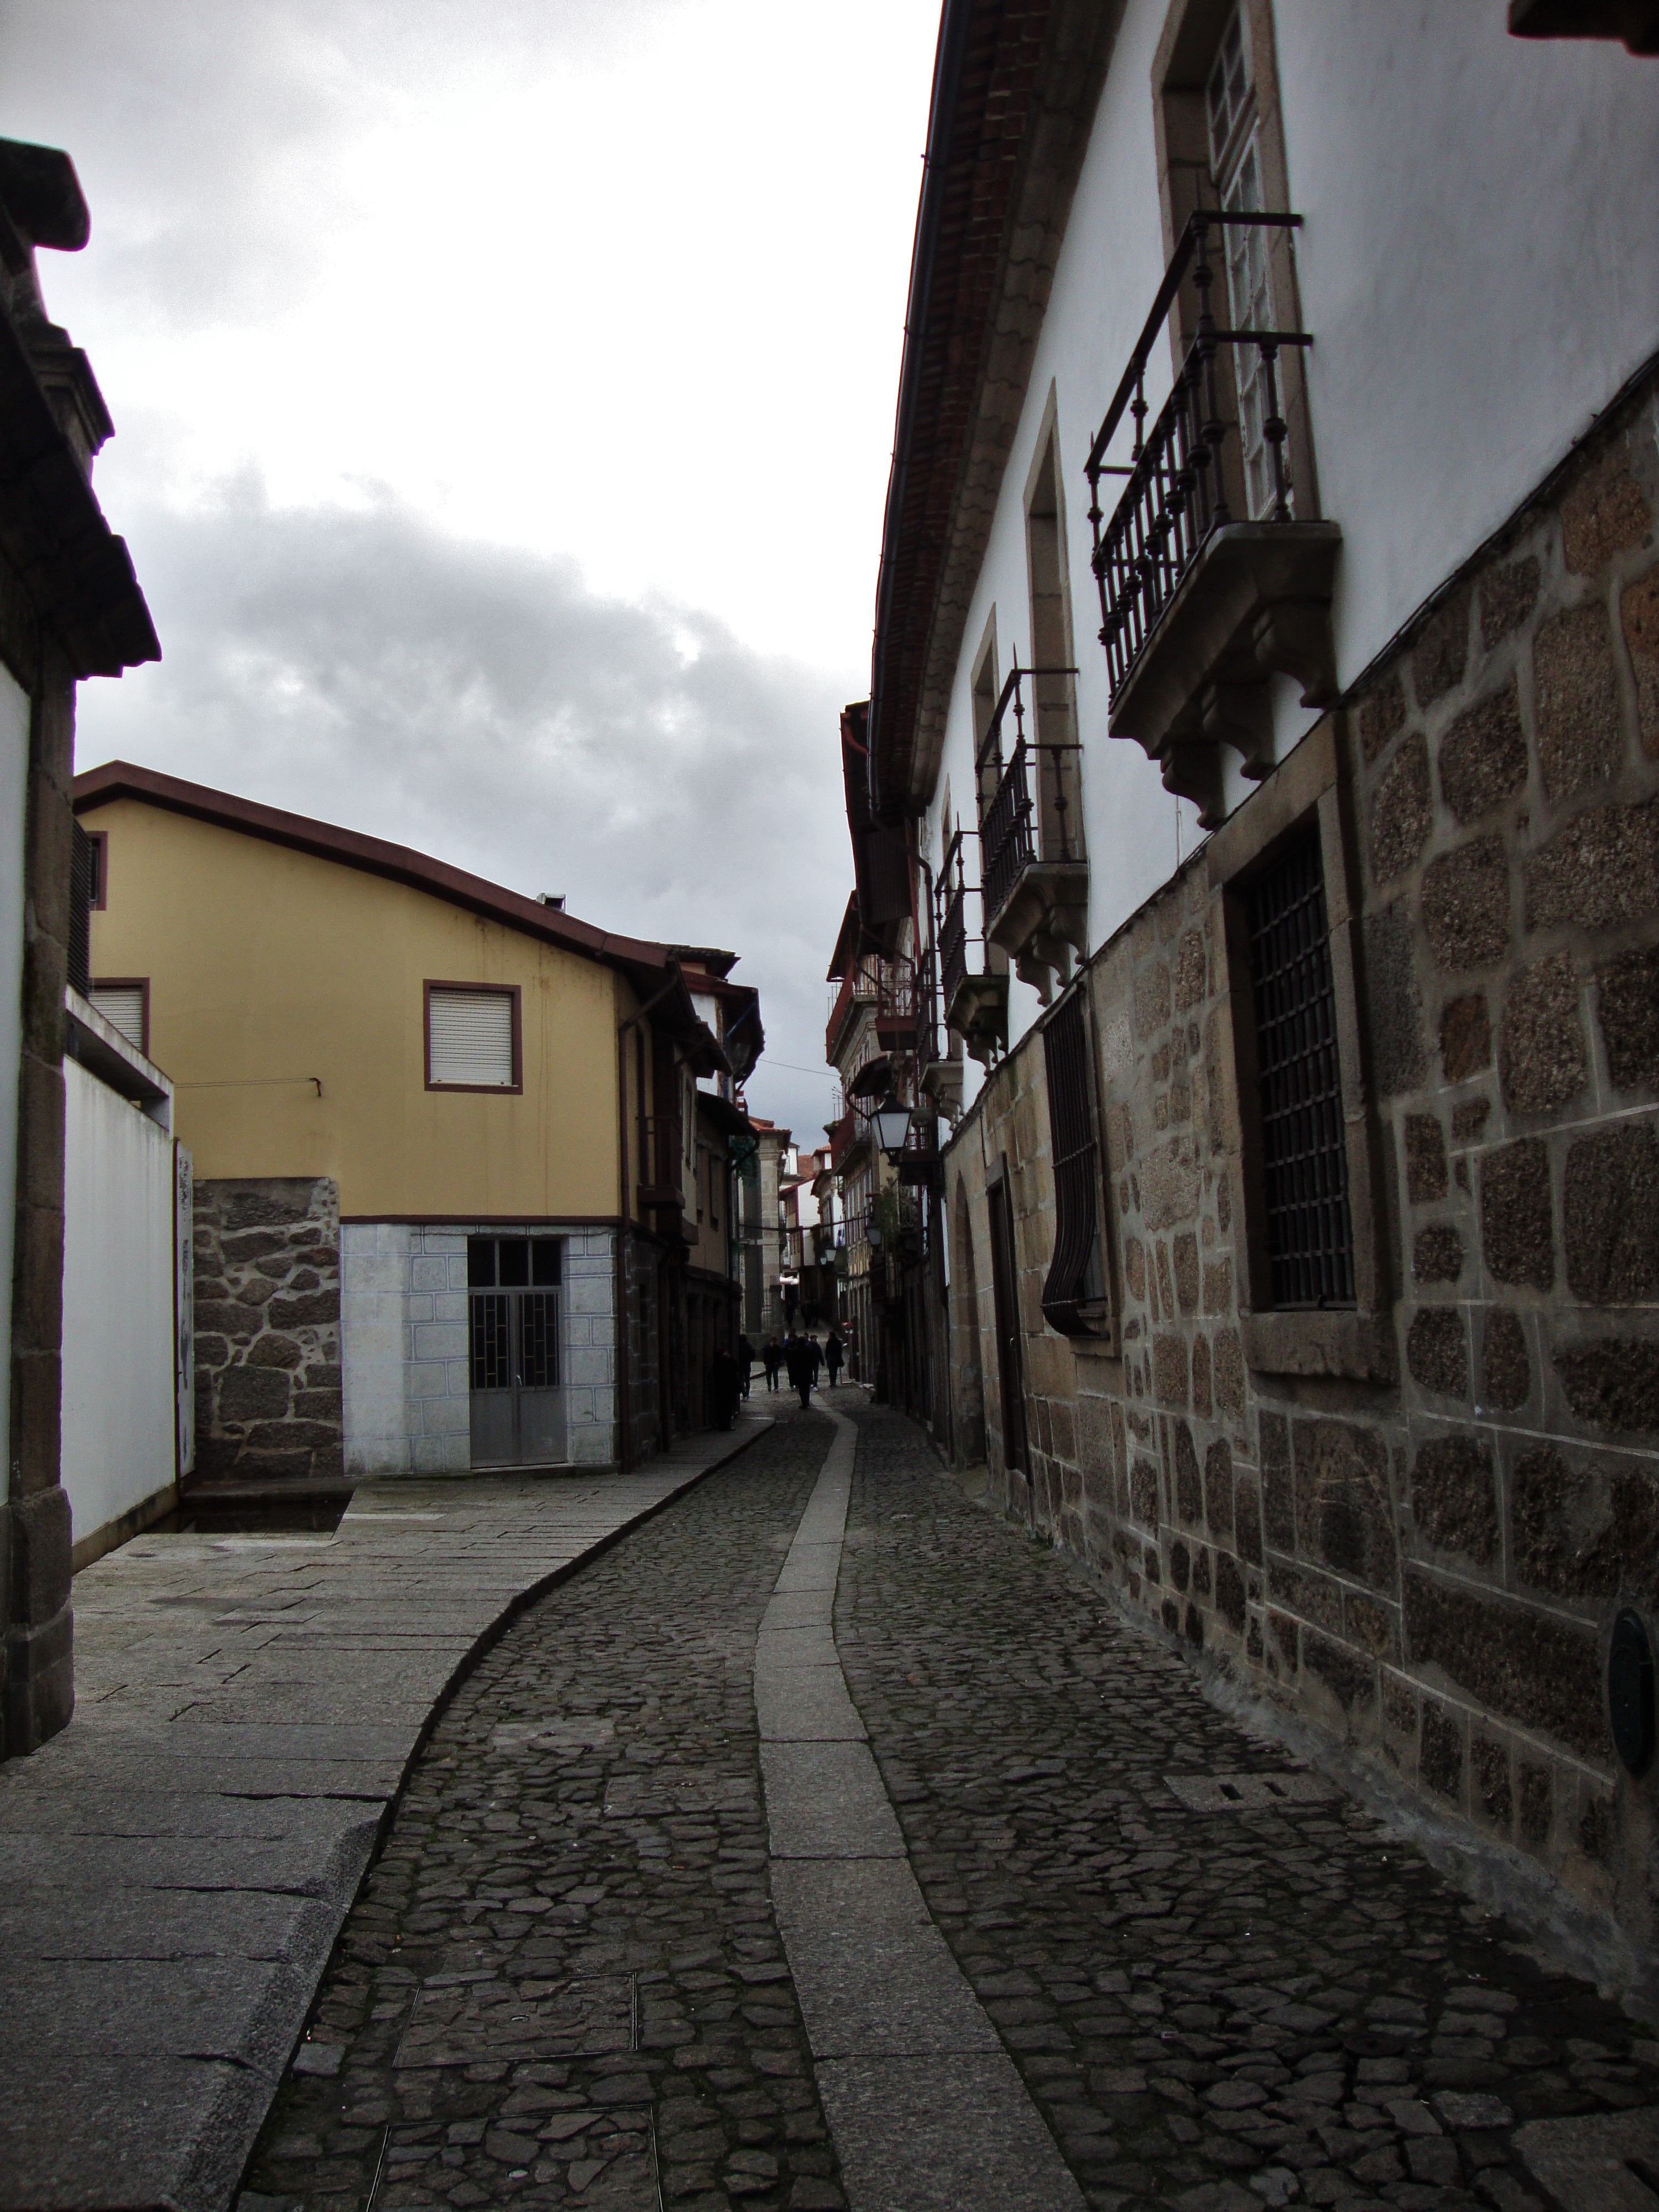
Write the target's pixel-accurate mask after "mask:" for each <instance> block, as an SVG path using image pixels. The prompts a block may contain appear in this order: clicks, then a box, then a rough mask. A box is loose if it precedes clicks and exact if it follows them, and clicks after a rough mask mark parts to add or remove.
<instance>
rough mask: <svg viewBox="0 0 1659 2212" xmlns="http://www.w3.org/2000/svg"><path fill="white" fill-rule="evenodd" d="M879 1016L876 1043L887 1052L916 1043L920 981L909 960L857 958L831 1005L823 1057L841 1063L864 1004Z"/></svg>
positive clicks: (824, 1036) (899, 1049) (909, 1046)
mask: <svg viewBox="0 0 1659 2212" xmlns="http://www.w3.org/2000/svg"><path fill="white" fill-rule="evenodd" d="M861 1006H862V1007H867V1008H869V1010H870V1011H871V1012H872V1014H873V1016H874V1018H875V1024H876V1042H877V1043H878V1045H879V1046H880V1047H881V1049H882V1050H883V1051H884V1052H895V1051H902V1052H908V1051H909V1050H910V1049H911V1048H912V1046H913V1043H914V1042H915V1025H916V980H915V970H914V969H912V967H911V965H910V963H909V962H908V960H878V959H874V958H866V959H862V960H857V961H854V963H853V964H852V965H851V966H850V967H849V968H848V971H847V973H846V974H845V975H843V976H842V979H841V984H840V987H839V988H838V989H837V991H836V994H835V997H834V999H833V1000H831V1002H830V1006H829V1024H828V1025H827V1027H826V1028H825V1030H824V1034H823V1046H824V1052H823V1056H824V1058H825V1059H826V1060H829V1061H831V1062H832V1063H834V1062H838V1061H839V1060H840V1059H841V1057H842V1052H843V1051H844V1049H845V1047H846V1043H847V1039H848V1036H850V1034H851V1032H852V1024H853V1018H854V1015H855V1014H856V1013H857V1012H858V1010H859V1009H860V1007H861Z"/></svg>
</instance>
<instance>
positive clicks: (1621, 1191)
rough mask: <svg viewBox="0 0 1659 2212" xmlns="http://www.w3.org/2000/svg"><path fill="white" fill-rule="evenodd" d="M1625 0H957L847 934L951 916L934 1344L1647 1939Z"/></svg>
mask: <svg viewBox="0 0 1659 2212" xmlns="http://www.w3.org/2000/svg"><path fill="white" fill-rule="evenodd" d="M1554 12H1555V13H1556V14H1557V15H1559V12H1560V11H1559V10H1557V11H1554ZM1550 13H1551V11H1550V10H1549V9H1547V8H1544V7H1542V6H1540V5H1528V4H1526V0H1517V4H1516V6H1515V7H1514V8H1513V9H1511V10H1510V15H1513V16H1514V18H1515V19H1516V27H1517V28H1518V29H1521V30H1522V31H1525V30H1527V29H1528V27H1531V26H1536V25H1538V24H1540V23H1541V22H1542V21H1543V20H1544V19H1545V18H1546V17H1547V16H1548V15H1550ZM1604 13H1605V14H1607V15H1608V16H1609V19H1610V20H1609V24H1608V26H1607V27H1608V28H1609V29H1618V28H1619V27H1620V24H1627V23H1628V21H1631V20H1633V19H1632V18H1630V17H1629V16H1628V15H1620V11H1618V10H1616V9H1615V10H1601V9H1597V8H1596V7H1595V6H1590V7H1588V8H1586V9H1581V10H1578V11H1577V12H1576V13H1575V15H1574V17H1573V21H1574V27H1575V29H1576V30H1577V32H1578V33H1580V35H1577V36H1575V37H1572V38H1570V39H1554V38H1551V37H1547V36H1542V35H1540V36H1528V35H1516V34H1515V33H1514V32H1513V31H1512V30H1511V28H1510V23H1509V20H1508V17H1506V14H1505V10H1504V8H1503V7H1502V6H1501V5H1500V4H1498V0H1481V4H1478V5H1476V4H1471V5H1468V6H1464V7H1459V8H1453V9H1426V8H1420V7H1417V6H1408V5H1406V4H1404V0H1125V4H1123V5H1122V6H1121V7H1119V8H1111V9H1102V8H1100V7H1098V6H1090V5H1085V4H1083V0H1051V4H1048V5H1036V6H1031V7H1026V8H1023V9H1016V10H1010V9H994V8H992V7H991V6H989V5H988V4H986V0H946V5H945V9H944V13H943V19H942V23H941V32H940V42H939V58H938V63H937V66H936V74H935V81H934V88H933V110H932V114H931V118H930V124H929V144H928V159H927V174H926V180H925V182H924V185H923V189H922V200H921V213H920V216H919V220H918V227H917V240H916V249H915V261H914V264H913V270H912V281H911V290H910V297H909V301H908V309H907V316H906V340H905V356H904V366H903V369H902V376H901V387H900V396H899V408H898V430H897V439H896V453H895V461H894V469H893V475H892V479H891V486H890V494H889V500H888V507H887V513H886V518H885V525H884V545H883V554H882V562H881V569H880V574H879V578H878V596H877V605H878V617H877V631H876V640H875V652H874V659H873V666H872V696H871V702H870V706H869V710H868V722H867V749H866V745H865V743H864V736H863V733H864V729H865V726H864V725H863V724H862V723H858V724H856V725H855V734H857V735H858V736H859V743H858V744H857V745H856V746H855V747H854V748H853V750H854V751H856V752H857V753H858V755H859V757H860V762H861V763H863V762H866V761H867V766H864V765H860V767H859V768H858V769H856V772H855V770H854V768H853V767H852V766H850V765H849V769H848V819H849V827H850V828H851V830H852V834H853V845H854V866H855V875H856V879H857V884H858V898H857V908H858V913H859V915H860V932H861V934H860V940H859V948H858V949H859V950H860V953H861V955H863V956H866V957H870V958H872V959H875V958H881V959H884V960H887V961H890V962H892V963H896V971H897V972H899V973H900V974H901V975H908V976H910V977H912V978H914V979H915V980H914V987H915V990H916V992H917V993H918V994H920V995H922V996H926V995H927V990H928V978H929V976H930V974H933V975H937V978H938V998H937V1013H938V1017H939V1023H940V1024H941V1028H940V1030H939V1031H937V1032H935V1031H933V1030H932V1029H931V1028H930V1026H929V1024H928V1023H927V1021H925V1020H924V1021H922V1022H921V1023H920V1024H919V1025H918V1031H917V1043H916V1045H915V1048H914V1052H913V1055H912V1057H913V1060H914V1062H915V1065H914V1066H912V1067H911V1068H910V1069H909V1070H908V1071H905V1070H903V1069H902V1067H901V1068H896V1076H897V1077H898V1079H899V1088H900V1091H901V1095H902V1097H904V1098H905V1099H906V1100H907V1101H914V1102H915V1103H917V1105H918V1109H919V1112H918V1123H919V1125H921V1135H920V1138H919V1139H918V1140H917V1141H915V1143H914V1145H913V1148H912V1149H913V1151H914V1152H915V1153H916V1154H917V1155H918V1157H916V1158H913V1159H911V1160H910V1161H908V1162H907V1163H905V1172H906V1179H907V1180H908V1182H910V1183H911V1184H913V1185H914V1186H915V1187H916V1188H919V1189H921V1191H922V1192H923V1193H924V1194H925V1196H924V1200H923V1205H922V1209H921V1222H922V1226H921V1237H920V1240H919V1244H918V1252H917V1257H916V1259H915V1263H914V1265H913V1267H911V1269H910V1272H909V1274H908V1277H907V1279H906V1286H905V1289H904V1291H903V1295H904V1297H908V1298H910V1299H911V1301H912V1303H913V1304H917V1305H918V1309H919V1310H917V1311H916V1312H912V1311H911V1310H909V1308H908V1306H906V1307H903V1308H898V1307H897V1306H896V1310H898V1311H899V1312H900V1313H901V1315H902V1319H901V1320H900V1321H896V1322H894V1323H893V1327H894V1329H895V1331H896V1334H902V1336H903V1339H904V1340H905V1341H906V1343H908V1344H909V1345H911V1346H916V1347H919V1348H920V1349H921V1351H922V1352H925V1354H926V1358H927V1361H930V1362H931V1364H932V1366H933V1370H934V1371H933V1372H932V1374H931V1375H929V1374H925V1373H921V1372H920V1366H921V1363H920V1362H913V1363H912V1364H913V1366H915V1367H916V1368H917V1369H918V1371H917V1372H916V1373H915V1374H914V1375H911V1376H908V1378H907V1379H906V1380H905V1383H904V1387H903V1388H902V1389H896V1395H899V1396H900V1398H901V1401H902V1402H906V1403H908V1404H909V1405H910V1407H911V1409H912V1410H914V1411H916V1412H918V1413H921V1414H922V1415H923V1417H924V1418H927V1419H930V1420H931V1422H932V1425H933V1428H934V1430H935V1432H936V1434H938V1435H939V1437H940V1439H941V1441H945V1442H948V1443H949V1445H950V1447H951V1449H952V1451H953V1453H954V1455H956V1457H957V1460H958V1461H959V1462H963V1463H973V1462H979V1461H981V1460H982V1461H984V1462H986V1463H987V1467H988V1469H989V1475H990V1482H991V1491H992V1495H993V1496H994V1497H996V1498H1000V1499H1001V1501H1002V1502H1003V1504H1005V1505H1006V1509H1007V1510H1009V1511H1010V1512H1011V1513H1012V1514H1013V1515H1015V1516H1018V1518H1020V1519H1021V1520H1023V1521H1026V1522H1029V1523H1030V1525H1032V1526H1033V1528H1036V1529H1038V1530H1040V1531H1042V1532H1043V1533H1045V1534H1048V1536H1049V1537H1050V1538H1051V1539H1052V1541H1054V1542H1056V1543H1058V1544H1060V1545H1063V1546H1064V1547H1066V1548H1067V1549H1068V1550H1070V1551H1072V1552H1073V1553H1076V1554H1077V1555H1078V1556H1079V1558H1080V1559H1084V1560H1085V1561H1086V1562H1087V1563H1088V1565H1090V1566H1091V1568H1092V1569H1094V1570H1095V1571H1097V1573H1098V1574H1099V1575H1100V1576H1101V1577H1102V1578H1103V1580H1104V1581H1105V1582H1106V1583H1109V1585H1110V1586H1111V1587H1112V1588H1113V1589H1114V1590H1115V1592H1116V1593H1117V1594H1118V1595H1119V1597H1120V1598H1121V1601H1122V1602H1124V1603H1125V1604H1126V1605H1127V1606H1128V1607H1131V1608H1133V1609H1138V1610H1139V1613H1141V1614H1142V1616H1143V1617H1144V1618H1145V1619H1146V1620H1147V1621H1148V1623H1149V1624H1151V1625H1152V1626H1155V1627H1157V1628H1158V1630H1159V1631H1160V1632H1163V1633H1164V1634H1166V1635H1168V1636H1169V1637H1170V1638H1171V1639H1173V1640H1175V1641H1176V1642H1177V1643H1179V1644H1182V1645H1183V1646H1185V1647H1187V1648H1188V1649H1194V1650H1199V1649H1201V1650H1204V1651H1205V1652H1206V1654H1207V1655H1209V1656H1210V1658H1211V1659H1212V1660H1213V1661H1214V1662H1216V1663H1217V1664H1218V1665H1219V1666H1220V1667H1221V1668H1222V1669H1223V1670H1224V1671H1225V1672H1227V1673H1229V1674H1232V1675H1233V1676H1235V1677H1236V1678H1237V1680H1239V1681H1240V1682H1241V1683H1243V1684H1244V1685H1246V1686H1248V1688H1249V1692H1250V1693H1251V1694H1252V1695H1257V1696H1260V1697H1262V1698H1264V1699H1268V1700H1270V1701H1274V1702H1277V1703H1279V1704H1281V1705H1286V1706H1288V1707H1291V1708H1293V1709H1294V1710H1295V1711H1296V1712H1297V1715H1298V1716H1299V1717H1300V1718H1301V1719H1303V1720H1304V1721H1308V1722H1310V1723H1313V1724H1315V1725H1316V1726H1317V1727H1319V1728H1321V1729H1326V1730H1328V1731H1329V1732H1330V1734H1332V1735H1334V1736H1335V1737H1338V1738H1340V1739H1341V1740H1343V1741H1346V1743H1348V1744H1349V1745H1350V1746H1352V1747H1354V1748H1355V1749H1356V1750H1357V1751H1358V1753H1360V1754H1361V1755H1363V1756H1364V1757H1366V1758H1368V1759H1375V1760H1376V1762H1377V1765H1378V1767H1379V1770H1383V1769H1385V1770H1386V1771H1388V1772H1389V1775H1390V1776H1391V1777H1392V1778H1394V1779H1395V1782H1396V1783H1398V1784H1401V1785H1402V1786H1404V1787H1406V1788H1407V1789H1409V1790H1414V1791H1416V1792H1418V1793H1419V1795H1420V1796H1421V1797H1422V1799H1423V1800H1425V1802H1428V1803H1429V1804H1430V1805H1431V1806H1432V1807H1433V1808H1434V1809H1435V1810H1436V1811H1437V1813H1438V1814H1442V1815H1443V1816H1444V1817H1446V1818H1448V1819H1450V1820H1454V1821H1455V1822H1458V1823H1461V1824H1462V1825H1463V1826H1465V1828H1467V1829H1468V1830H1469V1831H1471V1832H1478V1833H1479V1834H1480V1836H1482V1837H1484V1838H1486V1840H1488V1841H1489V1842H1492V1844H1495V1845H1496V1846H1498V1848H1499V1849H1500V1850H1510V1849H1512V1848H1518V1849H1519V1850H1522V1851H1523V1852H1525V1853H1528V1854H1530V1855H1531V1856H1532V1857H1534V1859H1536V1860H1537V1861H1538V1862H1540V1863H1541V1864H1542V1865H1543V1866H1544V1867H1545V1868H1547V1869H1548V1870H1549V1872H1550V1873H1551V1874H1552V1875H1554V1876H1555V1877H1556V1878H1557V1879H1558V1880H1559V1881H1561V1882H1562V1883H1564V1884H1565V1886H1566V1887H1567V1888H1568V1889H1569V1890H1570V1891H1571V1893H1573V1895H1574V1896H1575V1897H1576V1899H1577V1900H1578V1901H1579V1902H1580V1903H1581V1904H1583V1905H1588V1906H1589V1907H1590V1908H1591V1909H1592V1910H1593V1911H1595V1912H1597V1913H1599V1914H1601V1915H1602V1916H1604V1917H1605V1922H1606V1924H1607V1926H1608V1927H1609V1928H1610V1929H1613V1942H1615V1943H1626V1944H1634V1945H1637V1946H1638V1947H1640V1946H1647V1945H1650V1943H1651V1942H1652V1940H1653V1938H1654V1936H1655V1933H1656V1918H1659V1905H1656V1895H1655V1887H1654V1881H1653V1876H1652V1868H1651V1863H1650V1857H1649V1855H1648V1847H1647V1844H1646V1842H1645V1840H1644V1839H1645V1838H1646V1837H1647V1835H1648V1834H1649V1832H1650V1824H1651V1821H1652V1819H1653V1817H1654V1813H1655V1807H1654V1803H1653V1790H1654V1782H1653V1772H1654V1753H1655V1744H1654V1723H1653V1717H1652V1705H1651V1699H1650V1696H1649V1694H1648V1692H1647V1691H1646V1690H1645V1689H1644V1684H1645V1683H1647V1682H1649V1681H1650V1680H1651V1679H1652V1676H1651V1669H1652V1666H1653V1646H1654V1643H1655V1640H1656V1618H1659V1578H1656V1572H1655V1570H1654V1567H1653V1565H1652V1561H1653V1559H1654V1558H1655V1557H1656V1556H1659V1542H1656V1536H1655V1534H1654V1533H1653V1532H1656V1531H1659V558H1656V544H1659V535H1656V514H1659V437H1656V431H1659V399H1656V383H1659V375H1656V371H1659V162H1656V161H1655V158H1654V151H1655V143H1656V142H1655V137H1654V131H1653V123H1652V118H1653V114H1654V99H1655V94H1656V90H1659V76H1656V74H1655V70H1656V64H1655V63H1654V62H1653V61H1652V60H1646V59H1641V58H1637V57H1636V56H1635V55H1634V54H1632V53H1630V52H1626V51H1625V50H1624V48H1623V47H1622V46H1620V44H1619V43H1618V42H1617V40H1616V39H1614V38H1612V37H1608V36H1597V35H1595V33H1596V31H1597V29H1598V27H1599V19H1600V17H1601V15H1602V14H1604ZM1613 18H1617V21H1613V20H1612V19H1613ZM850 711H851V710H849V712H850ZM847 729H848V724H847V722H846V721H844V722H843V747H844V750H846V749H847ZM850 759H851V755H850V753H849V762H850ZM951 1033H953V1034H954V1037H955V1039H956V1040H957V1041H959V1044H960V1047H961V1048H965V1052H966V1054H967V1059H966V1061H965V1064H964V1063H963V1061H961V1060H952V1049H951V1043H950V1042H949V1037H950V1035H951ZM934 1039H936V1040H937V1041H933V1040H934ZM897 1057H898V1059H900V1060H902V1052H900V1053H899V1054H897ZM929 1098H932V1099H935V1100H938V1101H939V1102H940V1103H942V1104H943V1105H944V1107H945V1112H944V1113H943V1114H942V1115H940V1116H939V1122H938V1141H937V1145H936V1146H935V1145H934V1144H933V1142H931V1141H930V1140H929V1137H928V1133H927V1126H926V1125H927V1119H928V1116H927V1107H926V1105H925V1103H924V1102H925V1101H927V1099H929ZM958 1099H960V1102H961V1103H960V1104H959V1105H958V1104H957V1100H958ZM929 1301H932V1302H933V1304H932V1306H931V1310H927V1309H928V1302H929ZM895 1303H896V1302H895ZM940 1368H942V1369H943V1370H944V1372H943V1373H942V1374H941V1373H939V1371H938V1370H939V1369H940Z"/></svg>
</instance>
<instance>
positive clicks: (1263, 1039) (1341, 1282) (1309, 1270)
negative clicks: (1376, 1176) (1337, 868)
mask: <svg viewBox="0 0 1659 2212" xmlns="http://www.w3.org/2000/svg"><path fill="white" fill-rule="evenodd" d="M1244 918H1245V928H1246V933H1247V935H1248V938H1249V952H1250V984H1251V991H1252V995H1253V998H1254V1000H1255V1041H1256V1073H1257V1083H1258V1098H1259V1105H1260V1112H1261V1188H1262V1200H1263V1216H1264V1220H1265V1226H1266V1239H1267V1265H1268V1271H1269V1279H1270V1283H1271V1288H1272V1297H1273V1304H1274V1305H1275V1306H1276V1307H1279V1308H1280V1309H1285V1308H1309V1307H1320V1306H1347V1305H1352V1304H1353V1303H1354V1287H1353V1283H1354V1269H1353V1223H1352V1217H1351V1215H1350V1212H1349V1206H1348V1159H1347V1151H1346V1142H1345V1134H1344V1130H1343V1122H1342V1079H1341V1070H1340V1065H1339V1058H1338V1052H1337V1042H1336V997H1335V992H1334V987H1333V984H1332V979H1331V947H1330V932H1329V927H1328V923H1327V921H1326V915H1325V878H1324V872H1323V869H1322V866H1321V861H1320V845H1319V833H1318V831H1317V830H1316V829H1312V830H1310V831H1309V832H1308V833H1307V835H1306V836H1302V837H1298V838H1297V841H1296V842H1295V843H1294V844H1293V845H1292V846H1291V848H1290V849H1289V850H1288V851H1287V852H1285V854H1282V855H1281V857H1280V858H1279V859H1278V860H1275V861H1274V862H1273V865H1272V866H1271V867H1269V868H1268V869H1267V871H1266V872H1265V873H1264V874H1262V875H1261V876H1259V877H1258V878H1256V880H1255V883H1254V884H1251V885H1250V886H1249V889H1248V890H1247V891H1246V892H1245V894H1244Z"/></svg>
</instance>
